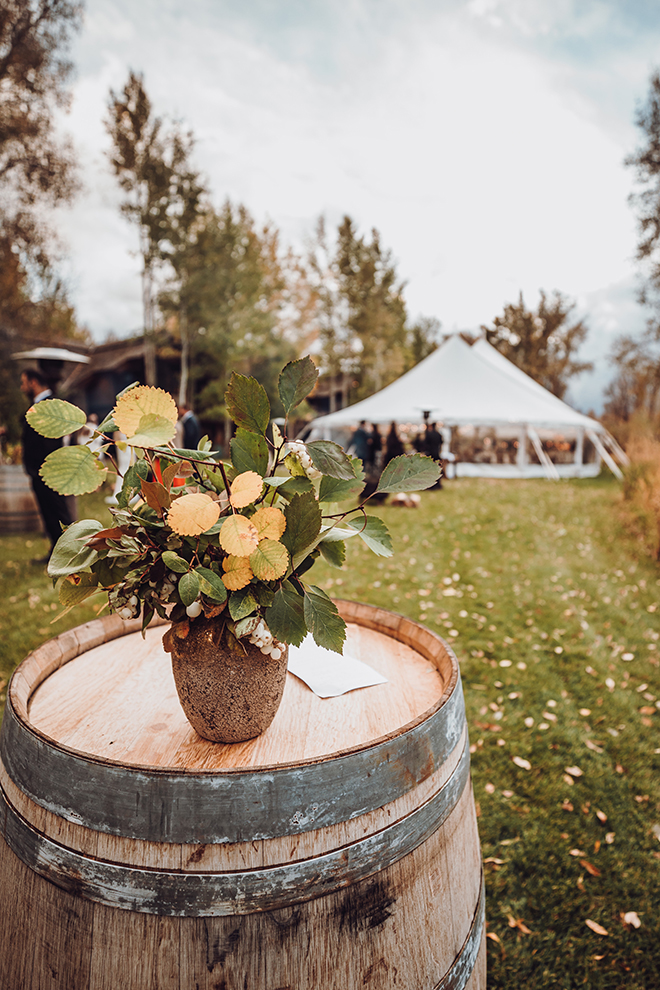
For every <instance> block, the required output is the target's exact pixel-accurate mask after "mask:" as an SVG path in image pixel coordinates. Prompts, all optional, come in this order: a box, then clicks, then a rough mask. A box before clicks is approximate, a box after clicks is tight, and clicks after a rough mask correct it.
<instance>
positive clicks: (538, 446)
mask: <svg viewBox="0 0 660 990" xmlns="http://www.w3.org/2000/svg"><path fill="white" fill-rule="evenodd" d="M527 435H528V436H529V439H530V440H531V441H532V443H533V444H534V450H535V451H536V454H537V456H538V459H539V461H540V462H541V464H542V465H543V467H544V468H545V473H546V475H547V476H548V478H550V479H551V480H553V481H559V471H558V470H557V468H556V467H555V466H554V464H553V463H552V461H551V460H550V458H549V457H548V455H547V454H546V452H545V450H544V449H543V444H542V443H541V439H540V437H539V435H538V433H537V432H536V430H535V429H534V427H533V426H528V427H527Z"/></svg>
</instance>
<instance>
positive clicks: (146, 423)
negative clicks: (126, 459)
mask: <svg viewBox="0 0 660 990" xmlns="http://www.w3.org/2000/svg"><path fill="white" fill-rule="evenodd" d="M175 432H176V427H175V426H174V424H173V423H172V422H171V420H169V419H167V418H166V417H165V416H159V415H158V414H157V413H146V414H145V415H144V416H141V417H140V422H139V424H138V428H137V431H136V432H135V433H134V434H133V436H131V437H128V439H127V440H126V443H127V444H128V445H129V446H130V447H156V446H158V445H159V444H163V443H167V441H168V440H171V439H172V437H173V436H174V434H175Z"/></svg>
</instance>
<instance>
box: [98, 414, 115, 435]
mask: <svg viewBox="0 0 660 990" xmlns="http://www.w3.org/2000/svg"><path fill="white" fill-rule="evenodd" d="M97 430H98V431H99V433H105V434H106V436H112V434H113V433H116V432H117V424H116V423H115V421H114V419H113V418H112V413H111V412H109V413H108V415H107V416H106V417H105V419H104V420H103V422H102V423H99V425H98V426H97Z"/></svg>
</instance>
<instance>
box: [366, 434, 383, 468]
mask: <svg viewBox="0 0 660 990" xmlns="http://www.w3.org/2000/svg"><path fill="white" fill-rule="evenodd" d="M382 453H383V438H382V437H381V435H380V430H379V429H378V427H377V425H376V424H375V423H372V424H371V433H370V434H369V466H370V467H371V468H372V469H373V470H374V471H380V462H381V460H382Z"/></svg>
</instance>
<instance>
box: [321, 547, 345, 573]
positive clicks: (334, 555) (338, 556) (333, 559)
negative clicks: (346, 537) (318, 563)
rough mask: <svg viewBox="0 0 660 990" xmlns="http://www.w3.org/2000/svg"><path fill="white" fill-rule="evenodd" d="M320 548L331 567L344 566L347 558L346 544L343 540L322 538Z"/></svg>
mask: <svg viewBox="0 0 660 990" xmlns="http://www.w3.org/2000/svg"><path fill="white" fill-rule="evenodd" d="M319 550H320V551H321V554H322V556H323V558H324V560H327V562H328V563H329V564H330V566H331V567H342V566H343V564H344V561H345V560H346V544H345V543H344V541H343V540H337V541H336V542H330V541H329V540H322V541H321V542H320V543H319Z"/></svg>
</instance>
